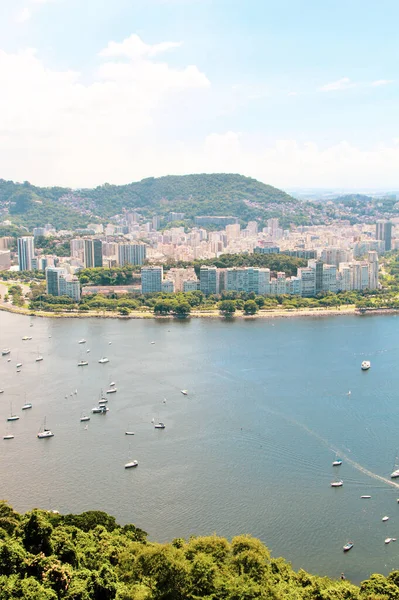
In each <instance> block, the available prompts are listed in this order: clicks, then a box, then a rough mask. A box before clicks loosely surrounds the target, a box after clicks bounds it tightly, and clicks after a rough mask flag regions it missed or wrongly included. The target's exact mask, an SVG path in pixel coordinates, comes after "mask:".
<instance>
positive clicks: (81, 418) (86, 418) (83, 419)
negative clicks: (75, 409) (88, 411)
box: [80, 415, 90, 423]
mask: <svg viewBox="0 0 399 600" xmlns="http://www.w3.org/2000/svg"><path fill="white" fill-rule="evenodd" d="M86 421H90V417H86V415H83V417H80V422H81V423H84V422H86Z"/></svg>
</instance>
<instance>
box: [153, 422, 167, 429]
mask: <svg viewBox="0 0 399 600" xmlns="http://www.w3.org/2000/svg"><path fill="white" fill-rule="evenodd" d="M154 429H165V424H164V423H161V422H159V423H156V424H155V425H154Z"/></svg>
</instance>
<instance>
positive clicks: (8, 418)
mask: <svg viewBox="0 0 399 600" xmlns="http://www.w3.org/2000/svg"><path fill="white" fill-rule="evenodd" d="M18 419H19V417H18V415H13V414H12V403H11V402H10V416H9V417H7V421H18Z"/></svg>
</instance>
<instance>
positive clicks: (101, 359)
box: [98, 356, 109, 365]
mask: <svg viewBox="0 0 399 600" xmlns="http://www.w3.org/2000/svg"><path fill="white" fill-rule="evenodd" d="M98 362H99V363H100V365H105V363H108V362H109V358H107V357H106V356H103V357H102V358H100V360H99V361H98Z"/></svg>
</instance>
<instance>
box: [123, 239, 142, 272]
mask: <svg viewBox="0 0 399 600" xmlns="http://www.w3.org/2000/svg"><path fill="white" fill-rule="evenodd" d="M146 256H147V247H146V246H145V245H144V244H118V263H119V265H120V266H121V267H123V265H142V264H143V263H144V261H145V259H146Z"/></svg>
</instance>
